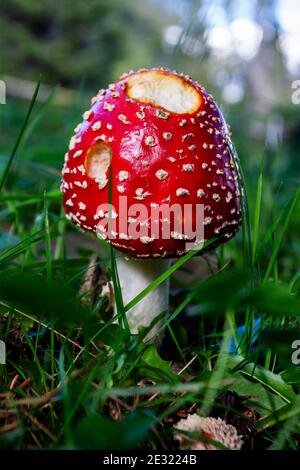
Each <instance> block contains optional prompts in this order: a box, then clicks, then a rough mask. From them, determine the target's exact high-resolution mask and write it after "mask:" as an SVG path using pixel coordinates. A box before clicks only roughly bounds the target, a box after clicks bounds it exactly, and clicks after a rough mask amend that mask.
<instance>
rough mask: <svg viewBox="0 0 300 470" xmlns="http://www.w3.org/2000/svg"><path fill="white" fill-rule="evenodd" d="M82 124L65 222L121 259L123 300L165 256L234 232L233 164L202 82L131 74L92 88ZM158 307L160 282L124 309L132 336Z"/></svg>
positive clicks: (73, 144) (67, 185) (66, 187)
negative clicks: (101, 87)
mask: <svg viewBox="0 0 300 470" xmlns="http://www.w3.org/2000/svg"><path fill="white" fill-rule="evenodd" d="M83 119H84V120H83V122H82V123H81V124H80V125H78V126H77V127H76V129H75V135H74V136H73V137H72V139H71V141H70V146H69V151H68V152H67V154H66V155H65V164H64V168H63V172H62V173H63V181H62V192H63V201H64V207H65V212H66V217H67V218H68V219H69V220H71V221H72V222H73V223H75V224H77V225H78V226H79V227H81V228H82V229H85V230H89V231H92V232H95V233H96V234H97V236H98V237H100V238H102V239H104V240H106V241H107V242H109V243H111V244H112V245H113V246H114V247H116V248H117V249H119V250H120V251H121V252H123V253H124V254H125V257H124V256H123V255H121V256H120V257H118V258H117V267H118V273H119V278H120V284H121V287H122V293H123V299H124V303H125V304H127V303H128V302H130V300H132V298H134V297H135V296H136V295H137V294H138V293H140V291H142V290H143V289H144V288H145V287H147V285H148V284H149V283H150V282H151V281H152V280H153V279H155V278H156V277H157V276H158V275H159V274H161V272H162V271H164V270H165V268H166V266H167V264H168V263H169V261H168V259H169V258H174V257H179V256H182V255H183V254H185V253H186V252H187V251H188V250H190V249H191V247H195V246H196V245H199V243H201V242H203V241H204V240H205V241H209V240H212V239H215V241H214V247H216V246H217V245H218V244H220V243H223V242H226V241H227V240H228V239H230V238H231V237H233V236H234V235H235V233H236V232H237V230H238V229H239V227H240V224H241V196H240V189H239V170H238V162H237V158H236V156H235V152H234V150H233V146H232V143H231V140H230V135H229V131H228V127H227V125H226V123H225V120H224V118H223V116H222V113H221V111H220V110H219V108H218V107H217V105H216V103H215V101H214V99H213V98H212V96H211V95H209V94H208V93H207V92H206V91H205V89H204V88H203V86H201V85H199V84H198V83H196V82H194V81H192V80H191V78H189V77H188V76H186V75H183V74H178V73H176V72H173V71H170V70H164V69H151V70H147V69H142V70H139V71H137V72H130V73H128V74H126V75H123V76H121V78H120V79H119V80H118V81H117V82H116V83H114V84H111V85H109V87H108V89H107V90H100V91H99V93H98V94H97V96H95V97H94V98H93V99H92V102H91V109H90V110H89V111H86V112H85V113H84V114H83ZM110 183H111V184H110ZM198 227H200V230H198ZM201 230H202V231H201ZM167 308H168V285H167V282H165V283H163V284H161V285H160V286H158V287H157V288H156V289H154V290H153V291H152V292H151V293H150V294H148V295H147V296H146V297H144V299H143V300H142V301H140V302H139V303H138V304H137V305H136V306H135V307H133V308H132V309H131V310H129V311H128V312H127V316H128V321H129V325H130V327H131V331H132V332H133V333H136V332H137V330H138V327H139V326H140V325H144V326H145V325H149V324H150V323H151V321H152V320H153V319H154V318H155V317H156V316H157V315H159V314H160V313H161V312H163V311H165V310H167Z"/></svg>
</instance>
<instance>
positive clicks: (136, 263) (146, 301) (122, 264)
mask: <svg viewBox="0 0 300 470" xmlns="http://www.w3.org/2000/svg"><path fill="white" fill-rule="evenodd" d="M116 261H117V269H118V275H119V280H120V285H121V288H122V295H123V302H124V305H127V304H128V303H129V302H130V301H131V300H132V299H134V298H135V297H136V296H137V295H138V294H139V293H140V292H142V291H143V290H144V289H146V287H148V285H149V284H150V283H151V282H152V281H154V280H155V279H156V278H157V277H158V276H159V275H160V274H161V273H162V272H164V271H165V270H166V269H167V268H168V267H169V266H170V263H171V261H170V260H169V259H163V258H155V259H136V258H130V257H128V256H126V257H124V256H122V255H121V256H120V257H118V258H117V260H116ZM168 308H169V280H167V281H165V282H163V283H161V284H160V285H159V286H158V287H156V288H155V289H153V290H152V291H151V292H149V294H147V295H146V296H145V297H144V298H143V299H142V300H140V302H138V303H137V304H136V305H135V306H134V307H132V308H131V309H130V310H128V312H127V318H128V323H129V327H130V331H131V333H133V334H136V333H138V328H139V327H140V326H149V325H150V323H151V322H152V321H153V320H154V318H155V317H157V316H158V315H160V314H161V313H162V312H163V311H166V310H168ZM160 324H161V322H158V323H156V324H155V326H154V327H153V329H152V330H151V333H150V335H149V336H153V334H154V333H155V331H157V329H158V328H159V326H160Z"/></svg>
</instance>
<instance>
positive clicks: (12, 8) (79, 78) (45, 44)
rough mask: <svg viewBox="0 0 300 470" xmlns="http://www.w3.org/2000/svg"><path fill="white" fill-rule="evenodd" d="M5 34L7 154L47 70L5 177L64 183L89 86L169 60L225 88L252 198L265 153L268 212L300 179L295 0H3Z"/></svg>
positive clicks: (214, 88)
mask: <svg viewBox="0 0 300 470" xmlns="http://www.w3.org/2000/svg"><path fill="white" fill-rule="evenodd" d="M0 37H1V44H2V45H1V48H0V63H1V76H0V78H1V79H2V80H4V81H5V83H6V89H7V99H6V103H7V104H6V105H1V106H0V113H1V141H0V152H1V154H0V155H1V160H0V165H2V166H4V165H5V162H6V160H7V158H8V157H7V156H8V154H9V152H11V149H12V147H13V145H14V143H15V141H16V138H17V135H18V132H19V130H20V127H21V125H22V122H23V119H24V114H25V112H26V109H27V108H28V105H29V100H30V99H31V97H32V94H33V91H34V87H35V83H36V81H37V80H38V78H39V77H40V75H41V76H42V84H43V85H42V87H41V90H40V94H39V98H38V105H37V106H36V109H35V114H34V118H33V119H32V120H31V123H30V126H29V128H28V129H27V131H26V134H25V139H24V141H23V143H22V146H21V148H20V149H19V151H18V155H17V157H16V159H15V162H14V166H13V169H12V171H11V172H10V174H9V179H8V182H7V188H8V189H9V188H10V189H13V190H14V191H18V190H22V191H32V190H34V191H43V190H44V189H47V191H51V189H57V188H58V184H59V177H60V168H61V165H62V159H63V154H64V152H65V149H66V147H67V142H68V139H69V137H70V136H71V134H72V131H73V128H74V127H75V125H76V124H77V123H78V121H79V120H80V119H81V114H82V112H83V111H84V110H86V109H87V108H88V106H89V100H90V97H91V96H93V95H94V94H95V93H96V92H97V90H98V89H99V88H102V87H105V86H106V85H107V84H108V83H109V82H111V81H114V80H116V79H117V78H118V77H119V75H120V74H122V73H123V72H127V71H129V70H131V69H137V68H139V67H154V66H164V67H170V68H174V69H176V70H178V71H184V72H185V73H188V74H190V75H191V76H192V78H194V79H196V80H198V81H200V82H201V83H203V84H204V85H205V86H206V87H207V88H208V90H209V91H210V92H212V93H213V95H214V96H215V98H216V99H217V101H218V103H219V104H220V106H221V108H222V111H223V113H224V115H225V117H226V119H227V120H228V122H229V123H230V125H231V127H232V130H233V140H234V142H235V144H236V146H237V150H238V154H239V156H240V159H241V161H242V165H243V168H244V173H245V176H246V184H247V189H248V197H249V201H250V208H251V204H252V205H253V201H254V200H255V194H256V189H257V175H258V172H259V169H260V166H261V162H262V159H263V158H264V166H265V175H266V178H265V181H264V195H263V198H264V211H265V218H266V224H268V217H270V216H271V214H272V217H274V213H272V211H273V212H274V210H275V211H276V210H277V209H274V207H273V206H274V194H276V195H277V196H276V197H278V201H277V202H278V203H279V205H280V202H282V203H283V202H284V201H285V200H286V198H287V197H289V196H290V195H292V194H293V192H294V191H295V188H296V187H297V184H298V183H299V171H300V159H299V145H298V142H299V138H300V114H299V109H300V105H296V104H293V103H292V94H293V92H294V91H295V90H293V89H292V83H293V81H294V80H296V79H298V78H300V47H299V44H300V2H299V1H298V0H164V1H160V0H139V1H131V0H109V1H107V0H86V1H85V2H82V1H81V0H60V1H58V0H57V1H53V0H42V1H39V2H36V1H34V0H27V1H26V2H25V1H22V0H1V3H0ZM0 170H1V168H0ZM277 207H278V206H277ZM4 215H5V214H4ZM2 221H3V219H2ZM295 223H296V227H295V229H297V230H298V228H300V221H299V227H298V225H297V222H295ZM294 243H296V242H294ZM294 248H295V247H294ZM299 251H300V248H299Z"/></svg>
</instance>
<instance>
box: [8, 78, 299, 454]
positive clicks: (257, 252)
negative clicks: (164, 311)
mask: <svg viewBox="0 0 300 470" xmlns="http://www.w3.org/2000/svg"><path fill="white" fill-rule="evenodd" d="M37 92H38V86H37V90H36V93H35V96H34V97H33V100H32V102H31V103H30V105H29V109H28V110H27V111H26V110H25V109H23V108H22V110H23V116H26V117H25V120H24V117H23V121H22V119H21V118H20V116H19V112H20V111H19V106H18V103H17V102H16V103H15V104H14V106H12V107H11V108H10V109H7V110H5V111H4V112H6V113H7V118H9V117H10V119H12V117H11V116H10V115H11V114H12V113H13V112H14V109H15V114H16V116H18V119H16V122H17V123H18V125H19V129H21V130H19V131H17V130H15V131H14V133H15V135H14V136H11V137H10V139H8V141H9V142H11V143H12V145H11V147H12V148H13V151H12V152H10V151H9V145H8V144H6V146H7V148H6V147H5V148H4V149H3V151H2V152H3V153H2V154H1V169H2V170H1V171H2V173H1V189H2V191H1V194H0V221H1V223H2V226H1V233H0V237H1V239H0V241H1V251H0V313H1V322H0V339H3V340H4V341H5V342H6V344H7V364H6V366H3V365H1V366H0V379H1V382H0V446H1V447H3V448H14V449H31V448H34V449H36V448H49V449H54V448H69V449H82V448H98V449H115V448H122V449H126V448H136V447H147V448H150V449H163V448H168V449H172V448H175V446H176V444H175V442H174V440H173V425H176V422H177V421H178V419H179V416H181V415H182V413H187V412H188V411H189V410H193V412H196V411H197V412H198V413H200V414H203V415H211V416H220V417H225V416H226V420H227V421H228V422H230V423H232V424H234V425H235V426H236V427H237V428H238V430H239V432H240V433H242V434H243V435H244V441H245V448H253V449H267V448H270V447H271V448H272V449H296V448H299V433H300V427H299V424H298V423H299V414H300V406H299V399H300V398H299V393H300V374H299V369H298V368H297V367H296V366H293V364H292V362H291V355H292V352H293V350H292V349H291V343H292V341H293V339H297V337H298V338H299V336H300V333H298V331H299V318H300V293H299V286H300V282H299V278H300V276H299V270H298V269H299V268H298V260H299V256H300V243H299V225H300V224H299V215H298V213H299V194H300V193H299V191H300V189H299V188H298V186H297V183H295V181H294V179H293V178H290V179H289V177H288V173H287V174H286V175H284V178H283V175H282V174H280V171H277V170H278V168H276V165H278V162H279V159H278V158H276V159H275V158H272V156H271V158H269V157H270V155H269V156H267V155H264V157H263V159H262V157H261V155H255V157H256V159H257V161H258V162H260V161H263V164H261V165H259V166H257V168H256V170H255V171H253V166H251V165H250V164H249V165H248V162H247V159H245V158H243V155H245V154H246V153H247V148H248V147H247V146H249V145H250V144H249V142H246V143H245V147H244V148H243V147H241V148H238V151H239V153H240V154H241V156H242V164H243V170H244V177H245V181H246V188H247V194H246V195H245V205H244V207H245V209H244V223H243V229H242V231H241V232H240V233H239V234H238V236H237V237H236V238H235V239H234V240H231V241H230V242H229V243H227V244H226V245H225V246H223V247H219V248H218V249H217V250H216V251H214V252H211V253H210V254H209V255H205V256H204V257H199V256H194V255H195V254H196V253H195V252H190V253H188V254H187V255H186V256H184V257H182V258H180V259H179V260H177V261H176V262H175V263H173V264H172V266H171V267H170V268H169V269H168V270H166V271H165V272H163V273H161V275H160V276H159V277H158V278H157V279H156V280H155V281H154V282H153V283H151V284H150V285H149V286H148V287H147V288H146V289H145V290H144V291H143V292H141V293H140V294H139V295H138V296H137V297H136V298H135V299H133V300H132V301H131V302H130V304H128V305H124V304H123V300H122V292H121V289H120V285H119V280H118V273H117V269H116V262H115V260H116V257H117V256H118V253H117V252H115V251H114V250H113V249H112V248H108V247H107V246H106V245H105V244H103V243H101V242H100V241H97V240H94V239H93V238H92V237H90V236H89V235H87V234H86V235H84V236H83V235H82V234H80V233H79V232H78V231H77V230H76V229H75V228H74V227H73V226H71V225H70V224H69V223H67V222H66V220H65V217H64V212H63V210H62V207H61V200H60V193H59V191H58V186H59V169H60V167H61V165H62V159H63V154H64V152H65V147H66V144H67V140H68V136H69V135H70V129H71V127H72V125H73V124H75V123H76V121H75V119H74V117H76V115H77V114H78V113H77V108H76V107H74V108H73V109H65V110H63V111H61V114H63V118H62V117H61V119H62V120H63V121H64V123H65V124H64V125H63V124H62V129H61V130H60V131H59V132H58V134H56V133H55V132H54V133H53V129H52V130H51V126H52V122H53V121H54V120H55V119H54V116H55V117H56V116H58V115H59V110H58V109H53V106H52V104H51V100H49V101H48V102H47V103H46V105H43V106H42V107H37V104H35V98H36V94H37ZM34 104H35V106H36V107H35V108H34ZM26 113H27V114H26ZM65 116H69V117H70V119H68V120H66V119H65ZM52 120H53V121H52ZM71 121H72V125H71V124H70V123H71ZM49 125H50V128H49ZM240 125H241V126H242V125H243V123H240ZM54 129H56V128H54ZM236 132H237V131H236ZM54 135H55V136H56V137H57V138H56V139H55V138H54ZM22 136H23V137H24V136H25V139H24V140H22ZM37 136H39V139H38V138H37ZM53 138H54V140H55V143H54V148H55V152H53V151H52V147H51V142H52V140H53ZM13 142H16V144H13ZM276 151H277V152H281V151H282V149H277V150H276ZM261 152H262V153H264V146H263V144H262V145H261ZM15 157H17V158H16V159H15ZM253 158H254V156H253ZM274 165H275V168H273V167H272V166H274ZM278 174H279V175H280V178H281V179H280V180H279V179H278V178H279V176H278ZM270 175H275V176H274V177H271V176H270ZM276 175H277V176H276ZM272 178H274V179H272ZM4 183H5V185H4ZM278 187H280V190H279V191H278ZM95 253H97V254H98V255H99V260H97V262H96V264H98V265H99V266H100V267H101V269H102V271H103V273H105V274H106V276H107V277H108V278H110V279H111V280H112V282H113V285H114V289H115V292H116V304H117V315H116V318H115V319H117V320H119V321H118V322H115V321H114V319H112V317H111V307H110V306H109V299H108V297H107V296H106V297H97V296H96V299H95V301H94V302H92V303H91V301H90V300H89V298H88V296H87V297H85V296H83V294H82V292H80V286H81V285H82V282H83V279H84V277H85V275H86V272H87V270H88V267H89V262H90V257H91V255H92V254H95ZM212 266H213V268H212ZM196 268H197V269H198V268H199V269H201V272H202V274H201V275H199V274H194V271H195V270H196ZM89 269H93V268H92V267H91V266H90V267H89ZM168 278H170V279H171V297H170V301H171V312H170V315H169V316H168V317H167V318H164V319H163V323H162V326H161V327H160V329H159V330H158V332H157V333H156V334H155V336H157V335H158V334H159V333H161V332H164V342H163V344H162V345H161V346H160V347H157V346H156V345H155V344H151V342H149V341H148V342H146V343H145V342H144V341H143V338H144V337H145V335H146V333H147V331H141V332H140V334H139V335H137V336H132V335H130V333H129V331H128V325H127V323H126V316H125V312H126V311H127V310H129V309H130V308H131V307H132V306H134V305H136V304H137V303H138V302H139V301H141V300H142V299H143V298H144V297H145V296H146V295H147V294H148V293H149V292H150V291H151V290H152V289H154V288H155V287H157V286H158V285H159V284H160V283H162V282H164V281H165V280H167V279H168ZM157 313H158V314H159V313H161V312H157ZM258 319H259V320H260V323H259V324H257V320H258ZM242 325H243V326H244V330H243V331H242V332H241V331H240V330H238V329H237V328H238V327H240V326H242ZM257 325H258V326H257ZM153 338H154V337H153ZM229 347H230V348H231V352H230V351H229ZM249 428H250V429H251V432H249V431H247V432H246V431H245V429H249ZM129 431H130V432H129ZM247 433H248V434H247Z"/></svg>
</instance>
